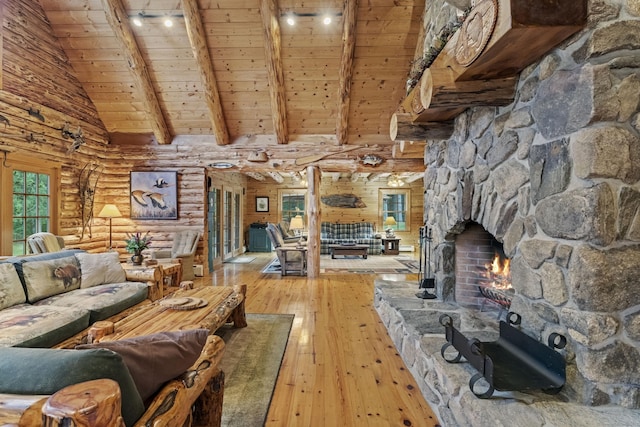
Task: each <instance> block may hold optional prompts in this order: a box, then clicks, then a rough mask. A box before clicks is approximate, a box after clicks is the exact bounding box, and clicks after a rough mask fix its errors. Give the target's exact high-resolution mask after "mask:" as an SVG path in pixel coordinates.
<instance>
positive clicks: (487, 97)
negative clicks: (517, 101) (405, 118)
mask: <svg viewBox="0 0 640 427" xmlns="http://www.w3.org/2000/svg"><path fill="white" fill-rule="evenodd" d="M517 81H518V79H517V78H516V77H505V78H501V79H491V80H468V81H455V80H454V79H453V75H452V73H451V71H450V70H449V69H441V68H434V69H430V68H427V69H426V70H424V73H423V74H422V78H421V79H420V87H419V88H416V89H415V90H417V89H419V92H420V103H421V104H422V106H423V107H424V108H425V109H428V108H451V107H459V106H460V105H465V106H466V107H477V106H484V105H493V106H503V105H508V104H510V103H511V102H513V98H514V96H515V93H516V83H517ZM419 117H420V115H418V120H419Z"/></svg>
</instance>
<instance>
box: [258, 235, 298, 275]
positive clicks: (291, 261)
mask: <svg viewBox="0 0 640 427" xmlns="http://www.w3.org/2000/svg"><path fill="white" fill-rule="evenodd" d="M267 236H269V239H270V240H271V244H272V245H273V247H274V248H275V251H276V255H277V256H278V261H279V262H280V274H281V275H282V276H286V275H287V272H288V271H297V272H298V273H299V274H306V273H305V270H306V265H307V249H306V247H304V246H303V247H300V246H299V243H298V242H299V238H296V241H295V242H292V243H285V241H284V239H283V237H282V234H281V233H280V230H278V226H277V225H274V224H271V223H267ZM305 244H306V242H305Z"/></svg>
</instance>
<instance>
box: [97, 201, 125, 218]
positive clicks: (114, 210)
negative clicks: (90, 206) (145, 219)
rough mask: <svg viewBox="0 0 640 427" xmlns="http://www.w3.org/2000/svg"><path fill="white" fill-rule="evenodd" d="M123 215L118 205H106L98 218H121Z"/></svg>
mask: <svg viewBox="0 0 640 427" xmlns="http://www.w3.org/2000/svg"><path fill="white" fill-rule="evenodd" d="M121 216H122V214H121V213H120V211H119V210H118V207H117V206H116V205H110V204H107V205H104V206H103V207H102V210H101V211H100V213H99V214H98V218H120V217H121Z"/></svg>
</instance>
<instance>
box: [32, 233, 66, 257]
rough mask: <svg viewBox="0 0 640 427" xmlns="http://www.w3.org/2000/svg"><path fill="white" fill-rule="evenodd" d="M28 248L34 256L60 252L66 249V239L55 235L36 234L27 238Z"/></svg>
mask: <svg viewBox="0 0 640 427" xmlns="http://www.w3.org/2000/svg"><path fill="white" fill-rule="evenodd" d="M27 246H28V247H29V252H30V253H32V254H43V253H48V252H58V251H61V250H63V249H64V239H63V238H62V237H60V236H56V235H55V234H53V233H46V232H42V233H35V234H32V235H31V236H29V237H27Z"/></svg>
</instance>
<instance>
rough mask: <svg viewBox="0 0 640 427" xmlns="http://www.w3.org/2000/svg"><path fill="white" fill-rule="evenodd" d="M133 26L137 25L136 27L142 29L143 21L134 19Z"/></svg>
mask: <svg viewBox="0 0 640 427" xmlns="http://www.w3.org/2000/svg"><path fill="white" fill-rule="evenodd" d="M133 25H135V26H136V27H142V19H140V18H133Z"/></svg>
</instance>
